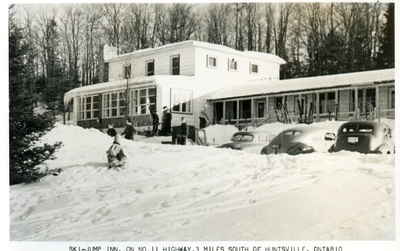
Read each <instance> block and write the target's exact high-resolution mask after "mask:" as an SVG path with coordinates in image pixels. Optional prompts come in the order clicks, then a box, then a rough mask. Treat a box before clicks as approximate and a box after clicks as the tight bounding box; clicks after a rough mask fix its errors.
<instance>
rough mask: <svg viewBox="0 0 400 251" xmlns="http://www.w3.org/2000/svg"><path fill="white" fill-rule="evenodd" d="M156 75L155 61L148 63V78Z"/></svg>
mask: <svg viewBox="0 0 400 251" xmlns="http://www.w3.org/2000/svg"><path fill="white" fill-rule="evenodd" d="M153 75H154V60H150V61H147V62H146V76H153Z"/></svg>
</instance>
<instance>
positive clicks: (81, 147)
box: [10, 122, 395, 240]
mask: <svg viewBox="0 0 400 251" xmlns="http://www.w3.org/2000/svg"><path fill="white" fill-rule="evenodd" d="M333 123H334V122H332V123H331V122H325V123H320V125H321V126H324V127H326V128H330V126H332V127H335V128H336V127H337V126H338V125H334V124H333ZM269 127H270V128H268V125H266V126H264V128H260V130H261V129H262V130H268V129H270V130H271V131H272V130H273V128H280V130H282V129H284V125H273V124H272V125H270V126H269ZM220 129H221V130H224V127H221V128H220ZM230 129H232V128H230ZM277 130H278V129H277ZM138 140H147V141H152V140H153V142H157V141H158V142H160V141H162V140H163V139H157V138H153V139H152V140H151V139H144V138H140V137H139V138H138ZM44 141H46V142H49V143H51V142H55V141H63V144H64V146H63V147H62V148H61V149H60V150H59V152H58V153H57V159H55V160H51V161H48V163H47V164H48V167H49V168H50V169H53V168H62V169H63V172H62V173H61V174H60V175H59V176H48V177H46V178H44V179H42V180H41V181H40V182H38V183H34V184H28V185H16V186H12V187H11V188H10V214H11V215H10V221H11V226H10V232H11V240H283V239H285V240H286V239H294V240H296V239H299V240H318V239H322V240H333V239H334V240H337V239H353V240H365V239H368V240H388V239H394V238H395V222H394V191H393V189H394V182H393V180H394V156H393V155H364V154H359V153H351V152H339V153H334V154H329V153H313V154H307V155H302V156H289V155H286V154H282V155H271V156H261V155H258V154H251V153H246V152H240V151H234V150H228V149H217V148H214V147H202V146H179V145H162V144H159V143H149V142H138V141H135V142H128V141H126V140H122V146H123V148H124V150H125V152H126V153H127V155H128V158H129V164H128V166H127V167H126V168H125V169H122V170H109V169H108V168H107V165H106V156H105V151H106V150H107V148H108V147H109V145H110V144H111V141H112V139H111V138H110V137H108V136H107V135H105V134H103V133H101V132H99V131H97V130H95V129H83V128H80V127H76V126H65V125H61V124H58V125H57V126H56V128H54V129H53V130H52V131H51V132H49V133H48V134H47V135H46V136H45V139H44Z"/></svg>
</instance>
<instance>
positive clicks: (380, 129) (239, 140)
mask: <svg viewBox="0 0 400 251" xmlns="http://www.w3.org/2000/svg"><path fill="white" fill-rule="evenodd" d="M218 147H219V148H230V149H234V150H245V151H249V152H260V153H261V154H278V153H287V154H289V155H298V154H305V153H312V152H338V151H342V150H345V151H355V152H360V153H387V154H391V153H394V152H395V145H394V139H393V136H392V130H391V128H390V127H389V126H388V125H387V124H385V123H383V122H375V121H351V122H346V123H344V124H343V125H341V126H340V128H339V129H338V131H337V132H336V133H334V132H327V131H326V129H325V128H319V127H317V126H296V127H293V128H290V129H286V130H284V131H282V132H280V133H279V134H278V135H277V136H275V137H274V138H272V139H271V140H268V133H267V132H262V131H251V132H236V133H235V134H234V135H233V136H232V138H231V142H228V143H226V144H223V145H220V146H218ZM260 149H261V151H260Z"/></svg>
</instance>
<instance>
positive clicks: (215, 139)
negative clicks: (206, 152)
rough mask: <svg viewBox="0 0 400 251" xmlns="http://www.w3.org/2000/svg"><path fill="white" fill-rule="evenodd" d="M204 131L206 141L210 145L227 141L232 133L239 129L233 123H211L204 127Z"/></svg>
mask: <svg viewBox="0 0 400 251" xmlns="http://www.w3.org/2000/svg"><path fill="white" fill-rule="evenodd" d="M204 130H205V131H206V136H207V142H208V143H209V144H210V145H221V144H224V143H226V142H229V141H230V140H231V138H232V135H233V134H234V133H235V132H237V131H239V130H238V129H237V128H236V126H233V125H212V126H208V127H206V128H204Z"/></svg>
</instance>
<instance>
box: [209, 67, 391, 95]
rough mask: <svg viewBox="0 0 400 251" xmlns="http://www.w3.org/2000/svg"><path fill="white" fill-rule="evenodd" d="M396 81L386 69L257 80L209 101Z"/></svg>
mask: <svg viewBox="0 0 400 251" xmlns="http://www.w3.org/2000/svg"><path fill="white" fill-rule="evenodd" d="M394 79H395V71H394V69H385V70H374V71H363V72H354V73H343V74H334V75H325V76H318V77H307V78H293V79H285V80H257V81H251V82H248V83H245V84H242V85H236V86H233V87H231V88H224V89H220V90H218V91H216V92H214V93H213V94H212V95H210V96H209V100H218V99H228V98H234V97H246V96H256V95H273V94H280V93H289V92H296V91H297V92H298V91H308V90H318V89H328V88H335V87H346V86H349V87H350V86H360V85H364V84H367V83H375V82H384V81H394Z"/></svg>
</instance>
